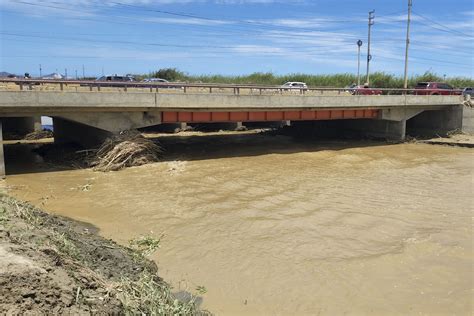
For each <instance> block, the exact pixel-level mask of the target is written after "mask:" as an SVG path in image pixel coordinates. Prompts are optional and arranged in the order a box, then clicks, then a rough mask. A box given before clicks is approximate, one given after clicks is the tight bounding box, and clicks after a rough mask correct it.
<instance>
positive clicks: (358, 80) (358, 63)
mask: <svg viewBox="0 0 474 316" xmlns="http://www.w3.org/2000/svg"><path fill="white" fill-rule="evenodd" d="M361 46H362V41H361V40H358V41H357V85H358V86H360V47H361Z"/></svg>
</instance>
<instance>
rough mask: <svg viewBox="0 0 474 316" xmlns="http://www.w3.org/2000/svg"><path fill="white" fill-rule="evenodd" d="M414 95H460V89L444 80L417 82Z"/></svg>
mask: <svg viewBox="0 0 474 316" xmlns="http://www.w3.org/2000/svg"><path fill="white" fill-rule="evenodd" d="M415 94H416V95H461V91H460V90H456V89H454V88H453V87H452V86H450V85H449V84H447V83H444V82H418V83H417V84H416V87H415Z"/></svg>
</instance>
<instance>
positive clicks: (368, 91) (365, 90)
mask: <svg viewBox="0 0 474 316" xmlns="http://www.w3.org/2000/svg"><path fill="white" fill-rule="evenodd" d="M348 91H349V92H350V93H351V94H353V95H381V94H382V90H379V89H374V88H369V87H368V86H362V85H361V86H356V85H354V86H350V87H349V89H348Z"/></svg>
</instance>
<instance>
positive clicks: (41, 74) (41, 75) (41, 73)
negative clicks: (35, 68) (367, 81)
mask: <svg viewBox="0 0 474 316" xmlns="http://www.w3.org/2000/svg"><path fill="white" fill-rule="evenodd" d="M39 66H40V78H41V77H43V69H42V68H41V64H40V65H39Z"/></svg>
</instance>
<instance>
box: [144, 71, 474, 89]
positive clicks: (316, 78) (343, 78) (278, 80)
mask: <svg viewBox="0 0 474 316" xmlns="http://www.w3.org/2000/svg"><path fill="white" fill-rule="evenodd" d="M146 77H155V78H163V79H166V80H169V81H180V82H193V83H195V82H202V83H228V84H260V85H281V84H283V83H285V82H287V81H302V82H305V83H306V84H307V85H308V86H310V87H337V88H342V87H345V86H348V85H350V84H352V83H355V82H357V77H356V75H354V74H349V73H346V74H332V75H310V74H300V73H295V74H288V75H275V74H273V73H270V72H267V73H260V72H256V73H253V74H249V75H242V76H224V75H189V74H187V73H185V72H182V71H180V70H177V69H175V68H165V69H160V70H158V71H156V72H152V73H150V74H149V75H139V76H137V78H140V79H143V78H146ZM364 79H365V77H364V76H361V84H363V83H364ZM370 81H371V82H370V83H371V86H373V87H376V88H402V87H403V77H401V76H396V75H392V74H388V73H384V72H375V73H372V74H371V75H370ZM421 81H442V82H444V81H446V82H447V83H449V84H451V85H452V86H454V87H455V88H463V87H472V86H474V79H473V78H466V77H449V78H446V80H445V79H444V78H443V77H441V76H439V75H436V74H434V73H431V72H426V73H424V74H423V75H415V76H412V77H411V78H409V83H408V86H409V87H414V86H415V85H416V83H417V82H421Z"/></svg>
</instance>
